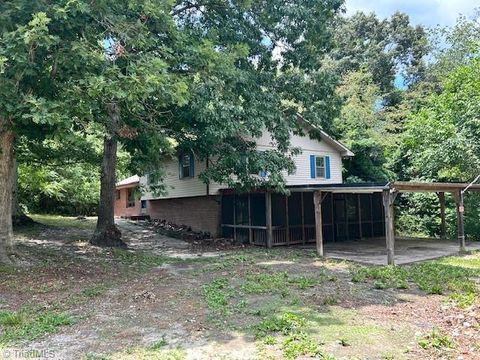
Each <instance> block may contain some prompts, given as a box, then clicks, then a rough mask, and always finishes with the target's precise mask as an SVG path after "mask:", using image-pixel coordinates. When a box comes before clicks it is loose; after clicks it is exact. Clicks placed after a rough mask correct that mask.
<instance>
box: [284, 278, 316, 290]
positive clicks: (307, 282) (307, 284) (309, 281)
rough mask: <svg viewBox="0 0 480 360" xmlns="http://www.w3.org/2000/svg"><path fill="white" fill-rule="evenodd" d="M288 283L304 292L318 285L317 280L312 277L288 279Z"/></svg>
mask: <svg viewBox="0 0 480 360" xmlns="http://www.w3.org/2000/svg"><path fill="white" fill-rule="evenodd" d="M290 283H292V284H295V285H297V286H298V288H300V289H302V290H304V289H307V288H311V287H314V286H315V285H317V284H318V283H319V279H318V278H315V277H313V276H299V277H296V278H292V279H290Z"/></svg>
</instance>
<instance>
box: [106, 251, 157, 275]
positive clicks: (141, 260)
mask: <svg viewBox="0 0 480 360" xmlns="http://www.w3.org/2000/svg"><path fill="white" fill-rule="evenodd" d="M111 255H112V256H113V259H114V260H115V261H118V262H120V263H121V264H123V265H127V266H132V267H136V268H138V269H139V270H148V269H149V268H152V267H155V266H160V265H162V264H164V263H165V261H166V258H165V257H163V256H158V255H149V254H145V253H142V252H132V251H129V250H124V249H117V248H115V249H112V250H111Z"/></svg>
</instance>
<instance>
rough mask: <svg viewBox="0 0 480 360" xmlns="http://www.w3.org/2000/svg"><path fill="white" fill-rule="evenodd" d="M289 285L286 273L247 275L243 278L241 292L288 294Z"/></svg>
mask: <svg viewBox="0 0 480 360" xmlns="http://www.w3.org/2000/svg"><path fill="white" fill-rule="evenodd" d="M288 284H289V279H288V274H287V272H278V273H273V274H263V273H262V274H249V275H247V276H246V278H245V282H244V283H243V285H242V287H241V288H242V290H243V291H244V292H246V293H248V294H265V293H276V294H279V293H280V294H285V295H287V294H288V287H287V285H288Z"/></svg>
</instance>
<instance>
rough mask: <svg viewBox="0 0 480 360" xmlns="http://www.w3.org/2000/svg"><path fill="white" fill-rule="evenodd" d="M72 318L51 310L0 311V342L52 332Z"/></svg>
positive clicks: (29, 338)
mask: <svg viewBox="0 0 480 360" xmlns="http://www.w3.org/2000/svg"><path fill="white" fill-rule="evenodd" d="M73 323H74V320H73V318H72V317H70V316H69V315H68V314H65V313H58V312H53V311H44V312H42V311H35V310H34V309H28V310H27V309H23V310H20V311H1V312H0V326H1V327H2V332H0V344H6V343H9V342H12V341H19V340H34V339H36V338H38V337H40V336H42V335H45V334H50V333H54V332H55V331H57V329H58V328H59V327H61V326H64V325H72V324H73Z"/></svg>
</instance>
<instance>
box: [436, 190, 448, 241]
mask: <svg viewBox="0 0 480 360" xmlns="http://www.w3.org/2000/svg"><path fill="white" fill-rule="evenodd" d="M437 195H438V200H439V202H440V238H441V239H442V240H445V239H446V238H447V224H446V222H445V193H444V192H439V193H437Z"/></svg>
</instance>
